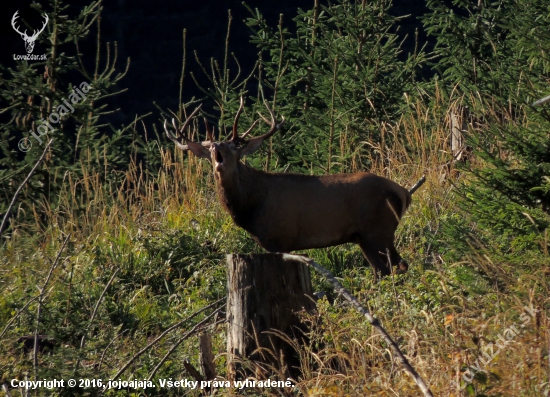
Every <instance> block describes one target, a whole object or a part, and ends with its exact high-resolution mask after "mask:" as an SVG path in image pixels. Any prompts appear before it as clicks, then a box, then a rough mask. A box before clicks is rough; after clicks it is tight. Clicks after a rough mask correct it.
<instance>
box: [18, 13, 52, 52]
mask: <svg viewBox="0 0 550 397" xmlns="http://www.w3.org/2000/svg"><path fill="white" fill-rule="evenodd" d="M18 12H19V11H15V14H13V17H12V18H11V26H12V27H13V29H14V30H15V31H16V32H17V33H19V34H20V35H21V37H22V38H23V40H24V41H25V49H26V50H27V54H30V53H32V51H33V50H34V42H35V41H36V39H37V38H38V35H39V34H40V33H42V32H43V31H44V29H45V28H46V25H48V21H49V19H48V16H47V15H46V14H44V15H43V17H44V19H45V21H44V24H43V25H42V29H40V30H35V31H34V34H33V35H32V36H28V35H27V29H25V31H24V32H21V31H20V30H19V28H18V27H17V26H16V25H15V21H16V20H17V18H19V15H17V13H18Z"/></svg>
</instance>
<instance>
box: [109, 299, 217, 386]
mask: <svg viewBox="0 0 550 397" xmlns="http://www.w3.org/2000/svg"><path fill="white" fill-rule="evenodd" d="M224 299H225V297H223V298H221V299H218V300H217V301H216V302H214V303H211V304H209V305H208V306H205V307H203V308H202V309H200V310H199V311H196V312H195V313H193V314H191V315H190V316H189V317H187V318H186V319H184V320H181V321H178V322H177V323H175V324H173V325H171V326H169V327H168V328H167V329H166V330H165V331H164V332H163V333H162V334H160V335H159V336H157V338H156V339H155V340H154V341H152V342H151V343H149V344H148V345H147V346H145V347H144V348H143V349H141V350H140V351H138V352H137V353H136V354H135V355H134V356H133V357H132V358H131V359H130V360H128V362H127V363H126V364H124V365H123V366H122V368H120V370H119V371H118V372H117V373H116V374H115V375H114V376H113V377H112V378H111V380H116V379H117V378H118V377H119V376H120V375H121V374H122V373H123V372H124V371H126V369H127V368H128V367H129V366H130V364H132V363H133V362H134V361H135V360H136V359H137V358H139V357H140V356H141V355H142V354H143V353H145V352H146V351H147V350H149V349H150V348H151V347H153V346H154V345H156V344H157V343H158V342H159V341H160V340H161V339H162V338H164V337H165V336H166V334H168V333H169V332H170V331H172V330H173V329H175V328H177V327H179V326H180V325H182V324H183V323H185V322H187V321H189V320H191V319H192V318H194V317H196V316H197V315H199V314H200V313H202V312H204V311H205V310H208V309H210V308H212V307H214V306H216V305H217V304H218V303H220V302H221V301H223V300H224ZM199 324H200V323H199Z"/></svg>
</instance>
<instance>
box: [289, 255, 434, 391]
mask: <svg viewBox="0 0 550 397" xmlns="http://www.w3.org/2000/svg"><path fill="white" fill-rule="evenodd" d="M283 259H284V260H293V261H299V262H302V263H305V264H306V265H308V266H310V267H312V268H313V269H314V270H315V271H317V272H318V273H320V274H321V275H322V276H323V277H325V278H326V279H327V281H328V282H329V283H330V284H332V287H333V288H334V291H335V292H336V293H338V294H339V295H342V296H343V297H344V298H345V299H346V300H348V301H349V302H350V303H351V305H352V306H353V307H355V309H356V310H357V311H358V312H359V313H361V314H362V315H364V316H365V318H366V319H367V321H368V322H369V323H370V324H371V325H372V326H373V327H374V328H376V330H377V331H378V332H379V333H380V335H381V336H382V339H384V341H385V342H386V343H387V344H388V345H389V346H390V347H391V350H392V351H393V353H394V354H395V355H396V356H397V357H398V358H399V361H401V365H403V368H404V369H405V371H407V372H408V373H409V375H411V376H412V378H413V379H414V381H415V382H416V384H417V385H418V387H419V388H420V390H422V392H423V393H424V396H426V397H433V394H432V392H431V391H430V389H429V387H428V386H427V385H426V383H424V380H423V379H422V378H421V377H420V375H419V374H418V372H416V370H415V369H414V368H413V367H412V365H411V364H410V363H409V361H408V360H407V358H406V357H405V356H404V355H403V353H402V352H401V350H400V349H399V346H397V343H395V342H394V341H393V339H392V338H391V337H390V335H389V334H388V333H387V332H386V330H385V329H384V328H383V327H382V325H381V324H380V322H379V321H378V319H377V318H374V317H373V316H372V315H371V314H370V312H369V310H368V309H367V308H366V307H364V306H363V305H361V303H359V301H358V300H357V299H356V298H355V297H354V296H353V295H352V294H351V293H350V292H349V291H348V290H347V289H345V288H344V287H343V286H342V284H340V282H339V281H338V280H336V278H335V277H334V276H333V275H332V274H331V273H330V272H329V271H328V270H327V269H325V268H324V267H323V266H321V265H319V264H318V263H317V262H315V261H314V260H313V259H309V258H306V257H304V256H300V255H291V254H283Z"/></svg>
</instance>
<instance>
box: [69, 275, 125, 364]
mask: <svg viewBox="0 0 550 397" xmlns="http://www.w3.org/2000/svg"><path fill="white" fill-rule="evenodd" d="M119 271H120V268H118V269H116V270H115V271H114V273H113V275H112V276H111V278H110V279H109V281H108V282H107V284H106V285H105V288H103V292H102V293H101V295H100V296H99V299H98V300H97V302H96V304H95V307H94V310H93V312H92V316H91V317H90V321H89V322H88V326H87V327H86V329H85V330H84V335H82V339H81V340H80V350H81V351H83V349H84V344H85V343H86V336H87V335H88V331H89V330H90V328H91V327H92V323H93V321H94V319H95V315H96V314H97V310H98V309H99V305H100V303H101V301H102V300H103V297H104V296H105V294H106V293H107V290H108V289H109V287H110V286H111V284H112V282H113V281H114V279H115V276H116V275H117V274H118V272H119ZM79 365H80V358H79V359H77V360H76V365H75V367H74V372H75V373H76V371H77V370H78V366H79Z"/></svg>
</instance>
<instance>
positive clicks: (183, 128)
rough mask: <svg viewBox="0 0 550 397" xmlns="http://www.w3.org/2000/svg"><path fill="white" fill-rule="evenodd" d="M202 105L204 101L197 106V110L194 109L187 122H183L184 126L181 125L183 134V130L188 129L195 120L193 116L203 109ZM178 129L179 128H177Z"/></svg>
mask: <svg viewBox="0 0 550 397" xmlns="http://www.w3.org/2000/svg"><path fill="white" fill-rule="evenodd" d="M201 106H202V103H201V104H200V105H199V106H197V108H196V109H195V110H193V113H191V116H189V117H188V118H187V120H185V123H183V127H181V129H180V132H181V134H182V135H184V134H183V132H184V131H185V130H186V129H187V127H188V126H189V124H190V123H191V121H192V120H193V117H195V115H196V114H197V113H198V111H199V110H200V109H201ZM176 130H177V128H176ZM184 136H185V135H184ZM185 139H187V138H185Z"/></svg>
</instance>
